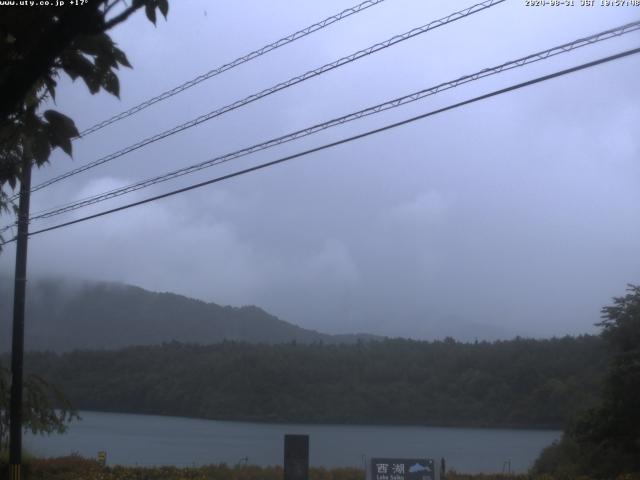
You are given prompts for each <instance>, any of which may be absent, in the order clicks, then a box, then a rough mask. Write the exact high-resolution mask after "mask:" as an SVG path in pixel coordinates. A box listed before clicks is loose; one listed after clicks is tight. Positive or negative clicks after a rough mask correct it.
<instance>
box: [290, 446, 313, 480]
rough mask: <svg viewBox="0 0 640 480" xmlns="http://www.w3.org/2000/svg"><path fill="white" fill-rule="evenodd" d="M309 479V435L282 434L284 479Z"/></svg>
mask: <svg viewBox="0 0 640 480" xmlns="http://www.w3.org/2000/svg"><path fill="white" fill-rule="evenodd" d="M308 479H309V435H285V436H284V480H308Z"/></svg>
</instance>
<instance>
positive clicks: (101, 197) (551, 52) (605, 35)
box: [30, 21, 640, 221]
mask: <svg viewBox="0 0 640 480" xmlns="http://www.w3.org/2000/svg"><path fill="white" fill-rule="evenodd" d="M638 29H640V21H637V22H632V23H628V24H626V25H622V26H619V27H615V28H612V29H609V30H605V31H603V32H599V33H596V34H594V35H590V36H588V37H584V38H580V39H577V40H574V41H573V42H569V43H565V44H563V45H559V46H556V47H553V48H549V49H547V50H543V51H540V52H537V53H533V54H531V55H527V56H526V57H521V58H518V59H517V60H511V61H508V62H505V63H502V64H500V65H497V66H495V67H490V68H485V69H483V70H480V71H478V72H476V73H473V74H470V75H464V76H462V77H459V78H457V79H455V80H451V81H449V82H444V83H440V84H438V85H436V86H433V87H430V88H426V89H423V90H420V91H418V92H414V93H411V94H409V95H404V96H402V97H398V98H395V99H393V100H389V101H386V102H384V103H380V104H378V105H375V106H372V107H368V108H365V109H363V110H359V111H357V112H354V113H350V114H348V115H343V116H341V117H337V118H334V119H331V120H328V121H326V122H323V123H320V124H316V125H313V126H311V127H307V128H304V129H301V130H297V131H295V132H293V133H289V134H286V135H283V136H280V137H277V138H273V139H270V140H267V141H265V142H261V143H258V144H255V145H252V146H250V147H246V148H243V149H241V150H237V151H235V152H231V153H227V154H224V155H220V156H218V157H215V158H212V159H209V160H206V161H204V162H200V163H197V164H194V165H191V166H188V167H184V168H181V169H177V170H174V171H172V172H168V173H165V174H163V175H158V176H156V177H153V178H149V179H146V180H142V181H140V182H137V183H133V184H131V185H127V186H125V187H120V188H117V189H114V190H110V191H107V192H103V193H101V194H98V195H94V196H92V197H88V198H84V199H82V200H78V201H75V202H71V203H68V204H65V205H62V206H59V207H55V208H52V209H49V210H46V211H42V212H38V213H36V214H34V215H33V216H32V217H31V219H30V220H31V221H33V220H39V219H43V218H50V217H53V216H56V215H61V214H63V213H67V212H70V211H73V210H77V209H79V208H82V207H85V206H88V205H93V204H95V203H99V202H102V201H105V200H109V199H112V198H115V197H119V196H121V195H125V194H127V193H131V192H134V191H137V190H140V189H142V188H146V187H149V186H152V185H155V184H158V183H161V182H165V181H168V180H171V179H174V178H178V177H181V176H183V175H187V174H190V173H193V172H196V171H199V170H202V169H204V168H209V167H212V166H215V165H219V164H221V163H225V162H228V161H231V160H235V159H238V158H240V157H244V156H246V155H249V154H251V153H255V152H258V151H261V150H265V149H267V148H271V147H274V146H277V145H281V144H283V143H287V142H290V141H293V140H296V139H299V138H302V137H306V136H308V135H312V134H314V133H317V132H319V131H322V130H326V129H328V128H331V127H335V126H338V125H343V124H345V123H347V122H351V121H354V120H357V119H360V118H363V117H365V116H369V115H373V114H376V113H379V112H382V111H386V110H390V109H393V108H397V107H399V106H402V105H406V104H408V103H411V102H415V101H417V100H420V99H423V98H425V97H427V96H431V95H435V94H437V93H439V92H442V91H445V90H449V89H452V88H455V87H457V86H459V85H462V84H465V83H469V82H472V81H475V80H479V79H481V78H485V77H488V76H491V75H495V74H498V73H501V72H504V71H507V70H511V69H514V68H517V67H522V66H525V65H529V64H531V63H535V62H538V61H541V60H544V59H547V58H549V57H552V56H555V55H559V54H562V53H567V52H570V51H572V50H575V49H577V48H580V47H583V46H586V45H591V44H594V43H597V42H601V41H604V40H607V39H611V38H614V37H618V36H620V35H624V34H626V33H630V32H633V31H636V30H638Z"/></svg>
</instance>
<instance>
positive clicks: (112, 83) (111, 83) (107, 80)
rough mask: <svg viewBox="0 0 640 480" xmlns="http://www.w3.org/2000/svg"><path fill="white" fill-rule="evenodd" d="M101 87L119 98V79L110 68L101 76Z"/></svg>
mask: <svg viewBox="0 0 640 480" xmlns="http://www.w3.org/2000/svg"><path fill="white" fill-rule="evenodd" d="M102 88H104V89H105V90H106V91H107V92H109V93H110V94H112V95H115V96H116V97H118V98H120V81H119V80H118V76H117V75H116V74H115V73H113V72H112V71H111V70H109V71H107V72H106V73H105V75H104V77H103V78H102Z"/></svg>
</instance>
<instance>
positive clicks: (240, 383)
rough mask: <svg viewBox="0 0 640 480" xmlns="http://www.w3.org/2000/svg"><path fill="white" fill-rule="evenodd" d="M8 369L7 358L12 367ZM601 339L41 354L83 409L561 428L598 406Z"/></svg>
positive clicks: (37, 360)
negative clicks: (9, 365)
mask: <svg viewBox="0 0 640 480" xmlns="http://www.w3.org/2000/svg"><path fill="white" fill-rule="evenodd" d="M5 361H6V357H5ZM607 361H608V359H607V355H606V353H605V349H604V345H603V342H602V340H601V339H600V338H599V337H593V336H581V337H577V338H571V337H566V338H562V339H551V340H525V339H515V340H512V341H501V342H495V343H484V342H482V343H477V344H472V343H471V344H463V343H456V342H454V341H453V340H448V341H444V342H418V341H410V340H387V341H381V342H361V343H358V344H355V345H326V344H325V345H322V344H315V345H301V344H285V345H250V344H245V343H234V342H225V343H221V344H217V345H211V346H196V345H188V344H181V343H175V342H174V343H169V344H165V345H162V346H141V347H130V348H126V349H123V350H119V351H75V352H71V353H65V354H54V353H32V354H30V355H29V356H28V357H27V359H26V364H27V367H28V369H29V370H30V371H32V372H34V373H38V374H39V375H42V376H43V377H44V378H46V379H48V380H50V381H52V382H53V383H55V384H57V385H58V386H59V387H61V388H62V390H63V391H64V392H65V393H66V394H67V395H68V396H69V397H70V399H71V401H72V402H73V403H74V405H75V406H76V407H77V408H78V409H88V410H102V411H116V412H131V413H149V414H166V415H180V416H191V417H203V418H210V419H234V420H255V421H278V422H281V421H286V422H340V423H342V422H344V423H395V424H424V425H460V426H505V427H506V426H517V427H540V428H543V427H562V426H563V425H564V424H565V422H566V421H567V420H568V419H569V417H571V416H572V415H573V414H574V413H575V412H576V411H577V410H579V409H581V408H582V407H586V406H588V405H592V404H593V403H594V401H595V400H596V398H597V397H598V395H599V386H600V385H601V381H602V376H603V372H604V370H605V366H606V363H607Z"/></svg>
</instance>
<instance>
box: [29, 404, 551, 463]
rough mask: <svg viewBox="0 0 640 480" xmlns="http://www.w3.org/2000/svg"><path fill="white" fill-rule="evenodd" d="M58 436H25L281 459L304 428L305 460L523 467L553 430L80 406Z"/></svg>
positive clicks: (112, 455)
mask: <svg viewBox="0 0 640 480" xmlns="http://www.w3.org/2000/svg"><path fill="white" fill-rule="evenodd" d="M80 415H81V416H82V421H80V422H74V423H73V424H72V425H71V426H70V428H69V432H68V433H66V434H65V435H52V436H50V437H34V436H31V435H28V436H27V437H25V446H26V448H27V449H28V450H29V451H30V452H31V453H33V454H35V455H39V456H57V455H66V454H70V453H74V452H76V453H79V454H81V455H83V456H87V457H95V456H96V454H97V452H98V451H100V450H105V451H106V452H107V463H108V464H110V465H114V464H120V465H178V466H191V465H204V464H211V463H222V462H224V463H227V464H229V465H235V464H237V463H238V462H239V461H240V459H242V458H244V457H248V462H249V463H250V464H255V465H282V459H283V456H284V449H283V437H284V434H286V433H298V434H301V433H303V434H308V435H310V437H309V449H310V463H311V465H312V466H325V467H342V466H355V467H361V466H362V465H363V461H364V460H365V459H366V458H370V457H430V458H435V459H438V460H439V459H440V458H441V457H444V458H445V459H446V461H447V468H455V469H456V470H458V471H461V472H468V473H479V472H500V471H502V469H503V467H504V466H505V462H507V461H511V470H512V471H514V470H515V471H519V472H522V471H525V470H527V469H528V468H529V467H530V466H531V464H532V462H533V461H534V459H535V458H536V457H537V455H538V454H539V453H540V451H541V450H542V449H543V448H544V447H546V446H547V445H549V444H551V443H552V442H553V441H554V440H556V439H558V438H560V435H561V432H559V431H548V430H546V431H540V430H497V429H468V428H438V427H395V426H352V425H302V424H289V425H283V424H261V423H243V422H220V421H211V420H199V419H189V418H179V417H159V416H152V415H125V414H119V413H98V412H81V414H80Z"/></svg>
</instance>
